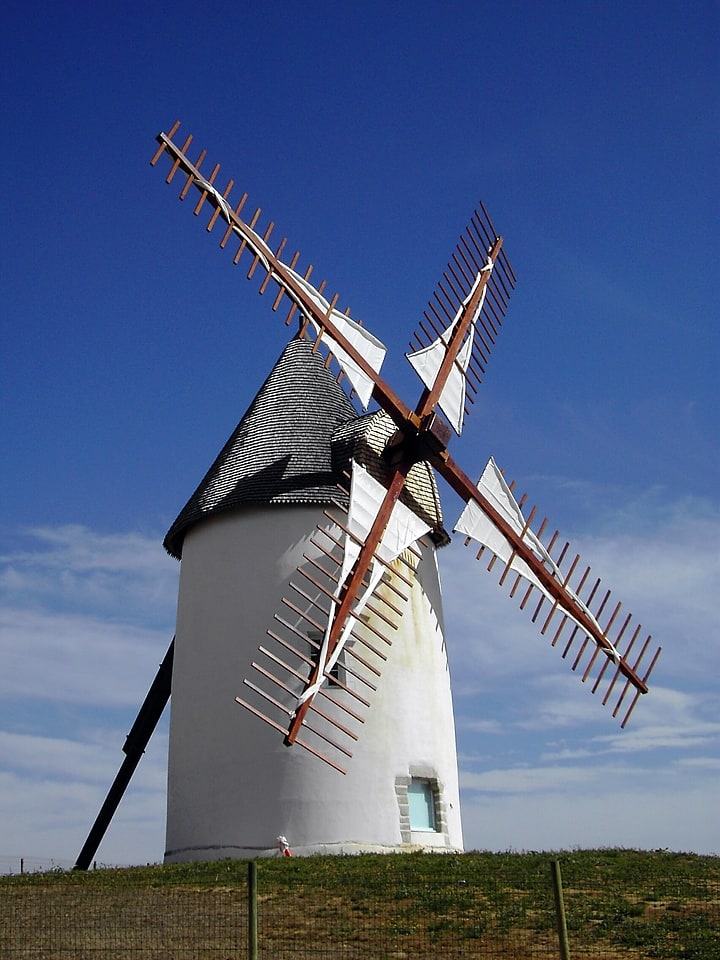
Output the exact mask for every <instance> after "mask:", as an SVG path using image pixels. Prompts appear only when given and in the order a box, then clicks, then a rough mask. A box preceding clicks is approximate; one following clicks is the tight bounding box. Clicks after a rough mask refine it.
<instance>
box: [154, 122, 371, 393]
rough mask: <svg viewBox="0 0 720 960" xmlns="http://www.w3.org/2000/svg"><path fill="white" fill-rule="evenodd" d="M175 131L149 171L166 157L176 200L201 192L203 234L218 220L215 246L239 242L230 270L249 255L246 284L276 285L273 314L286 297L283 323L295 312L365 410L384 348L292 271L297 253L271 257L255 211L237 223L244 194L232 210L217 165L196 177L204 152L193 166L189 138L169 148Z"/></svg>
mask: <svg viewBox="0 0 720 960" xmlns="http://www.w3.org/2000/svg"><path fill="white" fill-rule="evenodd" d="M178 127H179V123H176V124H175V126H174V127H173V128H172V130H171V131H170V133H169V134H167V135H166V134H164V133H161V134H159V136H158V141H159V142H160V148H159V150H158V151H157V152H156V154H155V156H154V157H153V159H152V161H151V163H152V165H153V166H154V165H155V164H156V163H157V162H158V160H159V159H160V157H161V156H162V155H163V153H168V154H169V155H170V156H171V157H173V158H174V159H173V163H172V166H171V168H170V173H169V174H168V176H167V178H166V182H167V183H170V182H171V181H172V180H173V178H174V177H175V174H176V173H177V172H178V170H183V172H184V173H185V174H186V177H187V178H186V181H185V184H184V186H183V189H182V191H181V193H180V199H181V200H184V199H185V197H186V196H187V195H188V193H189V191H190V190H191V189H192V188H195V189H197V190H198V191H199V192H200V199H199V200H198V201H197V204H196V206H195V209H194V213H195V215H196V216H197V215H198V214H199V213H200V211H201V210H202V208H203V205H204V204H205V203H206V202H209V204H210V206H211V207H213V208H214V212H213V214H212V216H211V218H210V222H209V223H208V227H207V229H208V232H209V231H211V230H212V229H213V227H214V226H215V224H216V223H217V221H218V218H219V217H222V219H223V220H224V221H225V222H226V223H227V230H226V231H225V234H224V236H223V238H222V239H221V241H220V246H221V247H225V246H226V244H227V243H228V241H229V239H230V237H231V236H233V235H234V236H235V237H237V238H239V240H240V244H239V247H238V249H237V252H236V253H235V256H234V258H233V262H234V263H235V264H237V263H239V261H240V258H241V257H242V255H243V253H244V252H245V251H248V253H250V254H251V255H252V257H253V261H252V264H251V265H250V269H249V271H248V279H250V278H251V277H252V276H253V274H254V273H255V271H256V269H257V267H258V266H260V267H261V269H262V270H263V271H264V274H265V277H264V280H263V283H262V285H261V287H260V293H265V291H266V289H267V285H268V282H269V281H270V280H273V281H274V282H275V283H276V284H277V287H278V288H279V292H278V295H277V296H276V298H275V302H274V303H273V310H276V309H277V307H278V305H279V304H280V301H281V299H282V297H283V295H287V297H288V298H289V299H290V301H291V304H292V306H291V310H290V313H289V314H288V318H287V322H288V323H289V322H290V319H291V317H292V315H293V314H294V312H295V311H296V310H297V309H299V310H300V312H301V315H302V316H303V317H305V318H306V320H307V321H308V322H309V323H311V324H312V326H313V327H314V329H315V331H316V334H317V337H318V340H319V341H320V342H322V343H323V344H324V345H325V346H326V347H327V348H328V349H329V351H330V353H331V354H332V355H333V356H334V357H335V359H336V360H337V362H338V364H339V366H340V368H341V370H342V371H343V373H344V374H345V375H346V376H347V378H348V380H349V381H350V383H351V385H352V387H353V389H354V390H355V392H356V393H357V395H358V397H359V399H360V402H361V403H362V405H363V408H366V407H367V405H368V403H369V402H370V398H371V396H372V393H373V388H374V386H375V383H376V381H377V377H378V375H379V373H380V369H381V367H382V363H383V360H384V358H385V353H386V349H385V346H384V345H383V343H382V342H381V341H380V340H378V338H377V337H375V336H373V335H372V334H371V333H370V332H369V331H368V330H366V329H365V328H364V327H362V326H361V325H360V324H359V323H356V322H355V321H354V320H351V319H350V318H349V317H348V316H347V315H346V314H342V313H341V312H340V311H339V310H337V309H336V308H335V305H336V303H337V299H338V297H337V295H336V296H335V297H334V298H333V299H332V301H328V300H327V299H326V298H325V297H324V296H323V289H324V287H325V282H324V281H323V283H322V284H321V285H320V287H319V288H316V287H314V286H313V285H312V284H311V283H310V281H309V279H308V277H309V276H310V273H311V272H312V267H309V268H308V270H307V271H306V272H305V275H304V276H302V275H301V274H300V273H298V272H297V270H295V269H294V268H295V265H296V264H297V261H298V259H299V256H300V255H299V253H296V254H295V255H294V257H293V258H292V260H291V262H290V264H286V263H284V262H283V261H282V260H281V259H280V254H281V253H282V251H283V249H284V247H285V244H286V242H287V241H286V240H285V239H283V240H282V242H281V243H280V246H279V247H278V249H277V250H276V251H273V249H272V248H271V247H270V245H269V243H268V240H269V238H270V234H271V233H272V230H273V228H274V224H273V223H270V225H269V226H268V228H267V229H266V230H265V233H264V234H263V235H261V234H260V233H258V232H257V231H256V230H255V229H254V228H255V225H256V223H257V221H258V220H259V218H260V214H261V213H262V211H261V210H260V209H257V210H256V211H255V213H254V214H253V216H252V218H251V220H250V222H249V223H246V222H245V221H244V220H243V219H242V218H241V216H240V212H241V210H242V208H243V207H244V205H245V201H246V199H247V194H243V197H242V199H241V200H240V203H239V204H238V205H237V206H236V207H235V208H234V209H233V207H232V206H231V205H230V202H229V200H228V197H229V195H230V193H231V191H232V188H233V186H234V183H233V181H232V180H230V181H228V185H227V187H226V188H225V191H224V193H220V191H219V190H218V189H217V187H216V186H215V185H214V180H215V178H216V177H217V174H218V172H219V169H220V165H219V164H216V166H215V168H214V169H213V172H212V173H211V175H210V177H209V178H208V179H206V178H205V177H204V176H203V175H202V174H201V173H200V165H201V163H202V162H203V160H204V159H205V151H204V150H203V151H202V152H201V153H200V156H199V157H198V160H197V161H196V163H192V161H191V160H190V159H189V158H188V156H187V154H186V151H187V149H188V147H189V146H190V143H191V142H192V137H188V138H187V139H186V140H185V142H184V144H183V146H182V147H179V146H177V144H175V143H174V142H173V139H172V138H173V136H174V135H175V133H176V132H177V129H178Z"/></svg>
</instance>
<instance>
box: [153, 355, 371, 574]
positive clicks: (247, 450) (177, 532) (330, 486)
mask: <svg viewBox="0 0 720 960" xmlns="http://www.w3.org/2000/svg"><path fill="white" fill-rule="evenodd" d="M357 416H358V415H357V411H356V410H355V408H354V407H353V405H352V404H351V402H350V400H349V399H348V397H347V396H346V394H345V392H344V391H343V389H342V388H341V387H340V386H339V384H338V383H337V381H336V379H335V377H334V376H333V375H332V373H330V371H329V370H327V368H326V367H325V364H324V362H323V358H322V357H321V356H320V355H319V354H318V353H313V351H312V343H311V342H310V341H309V340H305V339H301V338H296V339H294V340H291V341H290V343H288V345H287V346H286V347H285V349H284V350H283V352H282V354H281V355H280V358H279V360H278V361H277V363H276V364H275V366H274V367H273V369H272V371H271V373H270V375H269V377H268V378H267V380H266V381H265V383H264V384H263V385H262V387H261V388H260V390H259V391H258V394H257V396H256V397H255V399H254V400H253V402H252V403H251V404H250V407H249V408H248V410H247V413H246V414H245V415H244V416H243V418H242V420H241V421H240V423H239V424H238V425H237V427H236V428H235V430H234V431H233V434H232V436H231V437H230V439H229V440H228V441H227V443H226V444H225V446H224V447H223V449H222V450H221V451H220V454H219V455H218V457H217V458H216V460H215V462H214V463H213V465H212V466H211V467H210V469H209V470H208V472H207V473H206V474H205V477H204V478H203V480H202V482H201V483H200V485H199V486H198V488H197V490H196V491H195V492H194V493H193V495H192V496H191V497H190V499H189V500H188V502H187V503H186V505H185V506H184V507H183V509H182V510H181V512H180V514H179V515H178V517H177V519H176V520H175V522H174V523H173V525H172V526H171V527H170V529H169V531H168V533H167V535H166V537H165V540H164V545H165V549H166V550H167V551H168V553H170V554H171V555H172V556H174V557H176V558H177V559H180V556H181V554H182V545H183V540H184V538H185V534H186V533H187V532H188V530H189V529H190V527H192V526H194V525H195V524H196V523H198V522H199V521H201V520H206V519H208V518H210V517H211V516H215V515H217V514H219V513H224V512H225V511H228V510H235V509H238V508H242V507H246V506H252V505H258V504H327V503H330V502H331V499H332V498H333V497H334V498H337V497H338V490H337V486H336V483H337V479H338V477H337V475H336V473H335V472H334V471H333V458H332V450H331V440H332V436H333V433H334V432H335V430H336V429H337V427H338V426H340V425H341V424H343V423H346V422H348V421H350V420H354V419H356V418H357Z"/></svg>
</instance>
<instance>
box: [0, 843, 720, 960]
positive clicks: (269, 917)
mask: <svg viewBox="0 0 720 960" xmlns="http://www.w3.org/2000/svg"><path fill="white" fill-rule="evenodd" d="M551 859H558V860H559V861H560V864H561V869H562V876H563V888H564V898H565V906H566V914H567V927H568V933H569V938H570V948H571V955H572V956H573V958H579V957H603V958H607V960H611V958H630V957H633V958H678V960H718V958H720V932H718V931H719V930H720V858H718V857H701V856H694V855H690V854H681V853H669V852H667V851H656V852H639V851H633V850H587V851H571V852H564V853H559V854H556V855H554V854H547V853H543V854H539V853H506V854H489V853H469V854H464V855H442V856H440V855H428V854H407V855H389V856H371V855H367V856H357V857H308V858H283V859H279V858H278V859H274V860H262V861H259V862H258V895H259V906H258V912H259V934H260V956H261V957H262V958H273V960H284V958H286V957H287V958H289V957H293V958H294V960H298V958H302V957H304V956H307V957H311V956H312V957H313V958H317V957H323V956H328V957H333V958H335V957H348V958H350V957H352V958H355V957H357V958H363V960H371V958H375V957H383V958H384V957H397V958H401V957H408V958H410V957H412V958H431V957H432V958H434V957H437V956H443V957H447V958H449V960H450V958H466V957H467V958H470V957H479V956H483V957H503V958H504V957H507V958H510V957H520V956H522V957H537V958H550V957H557V956H558V938H557V932H556V919H555V913H554V900H553V890H552V884H551V873H550V861H551ZM246 883H247V864H246V863H245V862H242V861H221V862H218V863H207V864H176V865H169V866H154V867H138V868H131V869H123V870H119V869H103V870H96V871H91V872H89V873H78V872H70V873H65V872H60V871H53V872H50V873H42V874H29V875H25V876H22V877H17V876H13V877H0V957H2V960H20V958H25V957H44V956H47V957H50V956H53V957H61V956H62V957H63V958H67V960H85V958H86V957H88V958H89V957H92V958H96V957H115V956H123V957H132V956H137V957H141V956H142V957H158V958H160V957H168V956H172V957H174V958H176V960H181V958H185V957H188V958H189V957H208V958H210V957H242V956H246V953H245V937H246V922H247V921H246V917H247V913H246V910H247V906H246V889H247V888H246ZM103 950H104V951H105V952H103Z"/></svg>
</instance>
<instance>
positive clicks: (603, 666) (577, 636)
mask: <svg viewBox="0 0 720 960" xmlns="http://www.w3.org/2000/svg"><path fill="white" fill-rule="evenodd" d="M477 490H478V492H479V494H481V495H482V496H483V497H484V502H485V504H490V505H491V506H492V508H494V510H496V511H497V513H498V514H499V515H501V516H502V517H503V519H504V520H505V522H506V523H507V528H506V530H507V529H508V528H509V529H510V530H512V531H513V532H514V533H515V535H516V537H517V539H515V540H514V542H513V541H511V539H510V538H509V537H508V536H507V535H506V533H504V532H503V531H502V530H501V529H500V528H499V527H498V525H497V523H496V522H495V521H494V520H493V519H492V517H491V516H490V515H489V514H488V513H487V511H486V509H484V508H483V507H482V506H481V505H480V503H479V502H478V500H476V499H470V500H468V502H467V504H466V506H465V509H464V510H463V512H462V514H461V516H460V518H459V519H458V522H457V523H456V524H455V527H454V529H455V530H456V531H457V532H459V533H464V534H466V536H467V537H468V540H467V541H466V543H468V542H469V540H470V539H472V540H475V541H476V542H478V543H480V545H481V547H480V551H479V553H478V559H480V558H481V557H482V556H484V554H485V553H486V552H487V553H488V554H489V556H490V561H489V564H488V570H491V569H492V568H493V567H494V565H495V562H496V560H500V561H501V571H502V572H501V576H500V583H501V584H503V583H505V581H506V580H508V579H509V581H510V595H511V596H515V595H516V594H517V593H518V591H519V592H520V597H521V599H520V607H521V608H522V609H524V608H525V607H526V606H528V605H529V606H530V608H531V609H532V610H533V613H532V619H533V622H536V621H538V620H540V623H541V630H540V632H541V633H542V634H545V633H546V632H547V631H548V630H549V629H550V626H551V623H552V625H553V629H554V633H553V638H552V646H553V647H554V646H556V645H558V643H559V641H560V640H561V636H562V635H563V634H564V637H562V639H563V642H562V644H560V645H561V648H562V656H563V659H565V658H566V657H567V656H568V654H570V652H571V648H572V647H573V645H574V644H575V643H576V642H577V646H576V648H575V650H574V651H573V659H572V669H573V671H575V670H577V668H578V667H579V666H580V663H581V661H582V659H583V657H584V656H585V655H586V653H587V654H588V659H587V662H586V664H585V666H584V668H583V672H582V674H581V676H582V681H583V683H584V682H585V681H586V680H587V679H588V678H589V677H590V675H591V672H592V670H593V668H594V667H595V665H596V662H598V655H599V654H600V653H602V654H603V656H602V657H600V660H599V663H600V669H599V671H598V675H597V677H596V679H595V681H594V683H593V686H592V692H593V693H595V692H596V690H597V689H598V687H599V686H600V683H601V682H602V680H603V678H604V676H605V673H606V671H607V668H608V666H609V664H610V663H612V664H613V665H614V667H615V669H614V670H612V671H611V676H610V680H609V683H608V687H607V690H606V693H605V695H604V697H603V704H605V703H607V701H608V699H609V698H610V695H611V694H612V691H613V688H614V686H615V684H616V681H617V679H618V677H619V676H620V675H621V674H625V678H626V679H625V684H624V686H623V689H622V692H621V694H620V697H619V698H618V701H617V703H616V705H615V708H614V709H613V716H614V717H615V716H617V715H618V712H619V710H620V707H621V706H622V703H623V701H624V700H625V696H626V694H627V692H628V690H629V689H630V687H634V688H635V691H636V693H635V696H634V697H633V699H632V701H631V703H630V706H629V708H628V709H627V711H626V713H625V714H624V717H623V719H622V722H621V726H622V727H624V726H625V724H626V723H627V721H628V719H629V718H630V714H631V713H632V710H633V708H634V707H635V704H636V702H637V699H638V697H639V695H640V694H641V693H644V692H645V690H646V689H647V686H646V682H647V679H648V677H649V675H650V672H651V671H652V669H653V667H654V666H655V663H656V661H657V658H658V656H659V655H660V648H658V649H657V651H656V652H655V654H654V656H653V658H652V660H651V662H650V666H649V667H648V669H647V671H646V673H645V675H644V676H643V677H642V678H640V677H639V676H638V669H639V667H640V662H641V660H642V659H643V657H644V656H645V654H646V652H647V650H648V647H649V646H650V642H651V639H652V638H651V637H649V636H648V637H647V639H646V641H645V643H644V645H643V647H642V649H641V651H640V655H639V656H638V657H637V658H636V659H635V661H634V662H633V663H632V665H631V663H630V659H629V658H630V655H631V652H632V650H633V647H634V645H635V641H636V639H637V637H638V635H639V633H640V630H641V627H640V626H638V627H637V628H636V629H635V631H634V632H632V634H631V635H630V641H629V643H628V645H627V647H626V649H625V651H624V653H622V654H621V653H620V652H619V650H618V646H619V645H620V643H621V641H622V640H623V638H624V637H625V636H627V635H628V628H629V626H630V622H631V619H632V617H631V615H629V614H628V615H627V616H626V617H625V618H624V620H620V621H619V629H618V631H617V633H616V635H615V636H614V640H611V639H610V637H611V636H612V634H611V630H612V628H613V626H614V625H615V624H616V622H618V615H619V613H620V610H621V606H622V605H621V604H620V603H617V604H616V605H615V607H614V608H612V607H611V606H610V605H609V601H610V591H609V590H606V591H604V592H603V591H601V590H600V583H601V581H600V580H599V579H598V580H595V582H594V583H593V581H592V579H591V577H590V567H587V568H586V569H585V571H584V572H583V573H582V574H581V575H580V576H579V577H575V574H576V571H578V570H580V569H581V567H579V566H578V564H579V561H580V556H579V555H576V556H575V557H574V559H573V560H572V562H570V563H567V562H566V561H567V558H568V557H569V556H570V554H569V553H568V551H569V546H570V545H569V543H565V544H563V545H562V546H560V548H559V550H558V545H559V540H558V533H557V531H556V532H555V533H554V534H553V536H552V537H551V538H550V539H549V542H548V545H547V546H546V545H545V544H544V543H543V541H542V539H541V536H542V533H543V531H544V529H545V526H546V523H547V521H543V523H542V525H541V527H540V530H539V532H538V534H536V533H534V532H533V531H532V529H531V527H530V523H531V522H532V520H533V518H534V515H535V509H534V508H533V510H532V511H531V513H530V516H529V518H528V519H527V520H526V519H525V516H524V514H523V512H522V509H521V506H520V504H519V503H518V502H517V501H516V500H515V497H514V496H513V493H512V490H511V488H510V486H509V485H508V484H507V483H506V481H505V478H504V477H503V475H502V473H501V471H500V470H499V469H498V467H497V464H496V463H495V461H494V460H493V459H492V458H491V459H490V460H489V462H488V464H487V466H486V468H485V470H484V472H483V475H482V477H481V478H480V480H479V481H478V485H477ZM518 540H519V542H520V543H521V544H523V545H524V546H525V548H526V551H527V552H526V554H525V557H523V556H522V555H521V554H520V552H519V549H518ZM553 549H555V550H556V552H557V553H558V556H557V560H556V559H554V558H553V556H552V553H551V551H552V550H553ZM530 558H534V561H535V562H533V560H532V559H530ZM563 567H564V568H565V570H566V572H563V569H562V568H563ZM542 573H544V574H545V575H544V576H543V575H542ZM574 577H575V581H574V585H572V584H573V578H574ZM521 581H525V587H524V588H521ZM583 592H585V593H586V599H583V598H582V593H583ZM531 598H532V600H533V602H532V603H530V600H531ZM596 601H599V602H596ZM593 605H595V607H596V610H595V612H593V609H592V607H593ZM608 610H611V613H610V615H609V617H608V618H607V623H606V624H605V626H604V627H603V626H601V622H600V618H601V617H604V616H605V615H606V613H607V611H608ZM541 615H542V616H541ZM566 627H567V628H568V630H567V631H566V629H565V628H566Z"/></svg>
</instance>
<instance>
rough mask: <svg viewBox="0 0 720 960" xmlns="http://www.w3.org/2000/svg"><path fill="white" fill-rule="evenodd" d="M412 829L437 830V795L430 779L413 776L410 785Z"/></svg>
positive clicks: (409, 800)
mask: <svg viewBox="0 0 720 960" xmlns="http://www.w3.org/2000/svg"><path fill="white" fill-rule="evenodd" d="M408 807H409V811H410V829H411V830H432V831H435V830H437V826H436V820H435V796H434V791H433V785H432V782H431V781H430V780H420V779H418V778H416V777H413V778H412V779H411V781H410V783H409V785H408Z"/></svg>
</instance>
